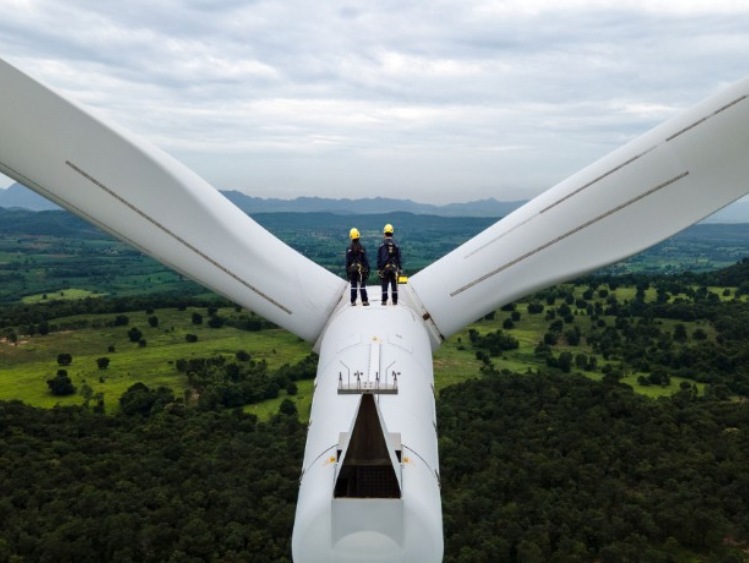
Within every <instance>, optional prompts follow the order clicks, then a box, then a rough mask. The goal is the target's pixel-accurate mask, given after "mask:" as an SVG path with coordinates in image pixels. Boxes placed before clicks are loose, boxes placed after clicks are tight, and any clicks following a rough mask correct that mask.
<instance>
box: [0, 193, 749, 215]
mask: <svg viewBox="0 0 749 563" xmlns="http://www.w3.org/2000/svg"><path fill="white" fill-rule="evenodd" d="M221 193H222V194H224V196H226V198H227V199H229V200H230V201H232V202H233V203H234V205H236V206H237V207H239V208H240V209H241V210H242V211H244V212H245V213H247V214H249V215H252V214H254V213H310V212H317V213H321V212H324V213H335V214H339V215H368V214H381V213H393V212H396V211H405V212H408V213H414V214H418V215H437V216H442V217H497V218H499V217H504V216H505V215H508V214H509V213H510V212H512V211H514V210H515V209H517V208H518V207H520V206H521V205H523V204H524V203H526V202H525V201H497V200H496V199H494V198H489V199H482V200H477V201H470V202H467V203H450V204H447V205H433V204H430V203H417V202H415V201H411V200H409V199H391V198H382V197H375V198H364V199H346V198H344V199H331V198H322V197H298V198H296V199H289V200H287V199H274V198H268V199H266V198H260V197H252V196H248V195H246V194H243V193H242V192H238V191H235V190H231V191H222V192H221ZM0 207H3V208H6V209H11V208H22V209H27V210H31V211H49V210H55V209H60V207H58V206H57V205H56V204H54V203H52V202H51V201H49V200H48V199H46V198H44V197H42V196H40V195H38V194H37V193H36V192H34V191H32V190H30V189H28V188H26V187H25V186H23V185H21V184H18V183H16V184H13V185H11V186H10V187H8V188H7V189H5V190H3V189H0ZM702 222H703V223H749V202H743V201H739V202H736V203H733V204H731V205H729V206H728V207H725V208H723V209H721V210H720V211H718V212H717V213H715V214H713V215H711V216H710V217H708V218H707V219H705V220H704V221H702Z"/></svg>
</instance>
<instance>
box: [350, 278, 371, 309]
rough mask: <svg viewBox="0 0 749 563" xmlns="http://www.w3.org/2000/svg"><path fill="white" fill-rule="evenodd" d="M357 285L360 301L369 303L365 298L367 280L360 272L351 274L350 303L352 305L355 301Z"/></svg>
mask: <svg viewBox="0 0 749 563" xmlns="http://www.w3.org/2000/svg"><path fill="white" fill-rule="evenodd" d="M357 286H359V292H360V293H361V301H362V303H369V299H368V298H367V280H366V279H364V278H363V277H362V275H361V274H360V273H356V274H353V275H352V276H351V304H352V305H354V304H355V303H356V288H357Z"/></svg>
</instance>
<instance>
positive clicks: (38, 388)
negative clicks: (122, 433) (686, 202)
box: [0, 287, 721, 419]
mask: <svg viewBox="0 0 749 563" xmlns="http://www.w3.org/2000/svg"><path fill="white" fill-rule="evenodd" d="M582 291H583V288H576V289H575V292H576V297H577V296H579V295H581V294H582ZM716 291H721V290H720V288H716ZM64 293H66V294H68V295H71V296H73V295H77V292H76V291H75V290H66V291H65V292H64ZM719 294H720V293H719ZM611 295H614V296H616V298H617V299H619V300H622V301H624V300H629V299H633V298H634V297H635V289H634V288H631V287H623V288H619V289H617V290H616V291H615V292H611ZM647 297H648V299H654V298H655V292H654V291H653V290H648V292H647ZM527 305H528V303H525V302H523V303H517V304H516V311H518V312H520V320H519V321H518V322H516V323H515V324H514V327H513V328H512V329H510V330H507V331H506V332H507V334H510V335H511V336H512V337H514V338H515V339H516V340H517V341H518V343H519V347H518V348H517V349H515V350H510V351H505V352H503V353H502V354H501V355H499V356H497V357H492V358H491V360H492V363H493V364H494V365H495V367H496V369H498V370H502V369H506V370H510V371H512V372H516V373H524V372H526V371H528V370H536V369H538V368H542V367H544V361H543V359H541V358H539V357H538V356H537V355H536V354H535V353H534V351H535V349H536V346H537V345H538V343H539V342H540V341H542V340H543V335H544V332H545V331H546V330H547V327H548V325H549V320H548V319H547V318H545V316H544V315H543V314H528V313H527V312H526V310H527ZM194 313H198V314H200V315H203V316H204V317H205V318H206V319H207V317H208V315H207V311H206V309H204V308H202V309H201V308H195V307H192V308H186V309H184V310H178V309H174V308H165V309H157V310H154V311H149V312H145V311H136V312H128V313H125V315H126V316H127V317H128V321H129V322H128V324H127V325H126V326H113V324H114V320H115V317H116V315H114V314H108V315H78V316H73V317H67V318H62V319H56V320H55V321H54V323H56V324H57V325H58V326H59V327H62V330H58V331H55V332H51V333H50V334H47V335H44V336H41V335H35V336H25V335H23V334H20V335H18V337H17V341H16V342H15V343H14V342H12V341H11V340H9V339H7V338H5V339H2V340H0V399H4V400H11V399H19V400H22V401H24V402H26V403H28V404H31V405H36V406H41V407H52V406H54V405H57V404H60V405H72V404H81V403H83V401H84V399H83V397H82V396H81V395H80V390H81V388H82V387H83V385H84V384H86V385H88V386H89V387H90V388H91V390H92V393H93V394H94V395H95V394H97V393H101V394H102V395H103V398H104V402H105V406H106V409H107V411H108V412H115V411H116V410H117V409H118V407H119V405H118V399H119V397H120V396H121V395H122V394H123V393H124V392H125V391H126V390H127V389H128V388H129V387H130V386H131V385H133V384H134V383H136V382H139V381H140V382H143V383H145V384H146V385H147V386H149V387H150V388H155V387H158V386H166V387H170V388H171V389H172V390H173V391H174V393H175V395H177V396H182V395H183V394H184V393H185V392H186V391H187V390H188V382H187V379H186V377H185V375H184V374H182V373H180V372H179V371H177V369H176V367H175V364H176V362H177V360H179V359H191V358H204V357H211V356H215V355H223V356H226V357H227V358H228V359H230V358H233V357H234V356H235V354H236V353H237V352H238V351H240V350H242V351H246V352H248V353H249V354H250V356H251V357H252V359H253V360H264V361H265V362H267V364H268V368H269V371H273V370H276V369H277V368H278V367H280V366H281V365H283V364H291V365H293V364H295V363H297V362H299V361H300V360H301V359H303V358H304V357H306V356H307V355H308V354H309V353H310V352H311V351H312V346H311V345H310V344H309V343H306V342H304V341H302V340H300V339H299V338H297V337H295V336H293V335H291V334H290V333H288V332H286V331H284V330H282V329H265V330H261V331H257V332H247V331H243V330H239V329H236V328H232V327H230V326H223V327H221V328H210V327H209V326H208V325H207V323H203V324H198V325H196V324H193V314H194ZM218 314H219V315H220V316H222V317H225V318H231V317H232V316H235V315H238V314H239V312H238V311H237V310H236V309H234V308H225V309H221V310H219V311H218ZM510 316H511V312H509V311H496V312H495V314H494V316H493V318H487V319H482V320H480V321H477V322H476V323H473V324H472V325H470V326H468V327H466V328H465V329H464V330H462V331H460V332H459V333H457V334H455V335H453V336H452V337H451V338H449V339H448V340H447V341H446V342H445V343H444V344H443V345H442V346H441V347H440V348H439V349H438V350H437V351H436V352H435V354H434V374H435V387H436V389H437V391H438V392H439V391H440V390H442V389H444V388H445V387H448V386H450V385H454V384H456V383H459V382H461V381H465V380H466V379H469V378H478V377H482V374H481V373H480V368H481V366H482V362H481V361H480V360H479V359H478V358H477V354H476V350H475V349H474V347H473V346H472V345H471V343H470V337H469V332H470V331H475V332H476V333H478V334H479V335H485V334H487V333H490V332H494V331H497V330H498V329H500V328H501V327H502V326H503V323H504V322H505V320H506V319H508V318H509V317H510ZM154 319H156V320H155V321H154ZM605 320H606V322H608V323H613V318H608V319H605ZM591 323H592V321H591V319H590V318H589V317H588V316H587V315H586V314H585V313H584V311H583V312H581V311H577V312H576V316H575V325H577V326H579V327H580V328H581V330H582V332H583V333H584V334H585V333H586V332H587V331H589V330H591ZM154 324H156V326H152V325H154ZM661 324H662V326H663V328H664V329H666V330H670V329H671V328H672V326H673V325H674V324H675V323H674V321H668V320H664V321H661ZM686 324H687V325H688V330H689V331H690V332H691V331H692V330H694V329H695V328H696V327H697V326H700V327H703V328H705V329H707V330H710V329H709V327H708V326H706V325H704V324H702V323H686ZM65 327H70V328H65ZM79 327H85V328H79ZM133 327H135V328H137V329H139V330H140V331H141V332H142V339H143V340H144V341H145V345H143V343H138V342H132V341H131V340H130V338H129V335H128V332H129V331H130V330H131V329H132V328H133ZM188 334H190V335H194V336H196V337H197V341H196V342H188V341H187V340H186V336H187V335H188ZM554 350H555V352H556V353H560V352H563V351H565V350H568V351H570V352H571V353H573V354H579V353H584V354H587V355H591V356H593V355H594V354H593V350H592V348H591V347H590V346H589V345H588V344H586V343H585V341H584V339H583V341H582V342H581V343H580V344H578V345H576V346H568V345H566V344H565V343H564V342H560V343H559V344H557V345H556V346H555V347H554ZM65 353H68V354H71V355H72V357H73V361H72V363H71V364H70V365H69V366H64V367H63V369H66V370H67V372H68V375H69V376H70V377H71V379H72V381H73V384H74V385H75V386H76V387H77V388H78V391H79V393H78V394H75V395H71V396H66V397H57V396H53V395H52V394H51V393H50V391H49V389H48V386H47V384H46V382H47V380H48V379H50V378H52V377H53V376H54V375H55V374H56V372H57V370H58V369H61V366H59V365H58V362H57V358H58V355H59V354H65ZM99 358H108V359H109V360H110V362H109V365H108V367H106V369H100V368H99V367H98V364H97V360H98V359H99ZM596 360H597V364H598V367H597V369H596V370H595V371H591V372H583V373H585V375H587V376H588V377H590V378H592V379H600V378H601V377H602V373H601V368H602V367H603V366H604V365H606V364H607V361H606V360H605V359H604V358H602V357H597V358H596ZM576 371H579V370H576ZM641 375H643V374H642V373H638V372H634V371H627V372H625V373H624V374H623V378H622V381H623V382H624V383H627V384H629V385H631V386H632V387H633V388H635V389H636V390H637V391H638V392H641V393H643V394H645V395H647V396H650V397H658V396H668V395H670V394H673V393H674V392H676V391H678V390H679V384H680V383H681V382H682V381H683V380H682V379H680V378H677V377H674V378H672V379H671V381H670V383H669V385H667V386H659V385H657V386H653V385H651V386H647V387H643V386H641V385H639V384H638V383H637V378H638V377H640V376H641ZM297 387H298V392H297V394H296V395H292V396H287V394H286V391H285V390H281V392H280V395H279V396H278V397H277V398H275V399H272V400H268V401H264V402H263V403H259V404H253V405H247V406H246V407H245V410H246V411H248V412H252V413H255V414H257V415H259V416H260V417H262V418H267V417H269V416H270V415H272V414H274V413H276V412H278V408H279V405H280V403H281V402H282V401H283V400H284V399H286V398H290V399H292V400H293V401H294V402H295V403H296V404H297V409H298V411H299V413H300V416H301V417H302V418H304V419H306V418H307V417H308V415H309V409H310V404H311V400H312V382H311V381H299V382H297ZM697 388H698V389H699V391H700V392H702V390H703V386H702V385H701V384H697Z"/></svg>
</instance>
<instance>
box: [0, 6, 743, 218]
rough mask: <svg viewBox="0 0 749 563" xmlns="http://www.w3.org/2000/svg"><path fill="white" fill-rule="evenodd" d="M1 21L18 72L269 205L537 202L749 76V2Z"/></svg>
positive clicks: (45, 10)
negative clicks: (277, 201)
mask: <svg viewBox="0 0 749 563" xmlns="http://www.w3.org/2000/svg"><path fill="white" fill-rule="evenodd" d="M0 6H1V7H2V17H0V57H2V58H4V59H6V60H7V61H8V62H10V63H12V64H14V65H16V66H18V67H20V68H21V69H23V70H25V71H26V72H27V73H28V74H30V75H32V76H34V77H35V78H38V79H40V80H42V81H43V82H45V83H47V84H49V85H51V86H52V87H54V88H56V89H58V90H59V91H61V92H63V93H64V94H66V95H68V96H69V97H71V98H73V99H75V100H76V101H78V102H80V103H82V104H84V105H86V106H88V107H91V108H93V109H94V110H95V111H96V112H98V113H100V114H103V115H104V116H105V117H106V118H107V119H109V120H111V121H114V122H116V123H118V124H120V125H121V126H124V127H126V128H127V129H130V130H131V131H133V132H135V133H137V134H138V135H140V136H142V137H144V138H146V139H148V140H149V141H150V142H153V143H155V144H156V145H158V146H159V147H161V148H162V149H164V150H165V151H167V152H168V153H170V154H172V155H173V156H175V157H176V158H178V159H179V160H181V161H182V162H184V163H185V164H187V165H188V166H189V167H191V168H192V169H194V170H195V171H196V172H198V173H199V174H200V175H201V176H203V177H204V178H205V179H207V180H208V181H209V182H210V183H211V184H213V185H214V186H216V187H217V188H219V189H222V190H229V189H236V190H240V191H243V192H245V193H247V194H249V195H253V196H258V197H266V198H267V197H279V198H284V199H287V198H294V197H298V196H304V195H308V196H310V195H320V196H323V197H350V198H360V197H371V196H376V195H379V196H383V197H394V198H401V199H412V200H414V201H419V202H429V203H437V204H443V203H449V202H459V201H470V200H476V199H481V198H486V197H494V198H496V199H499V200H517V199H527V198H530V197H532V196H534V195H536V194H538V193H540V192H542V191H543V190H545V189H547V188H549V187H551V186H553V185H554V184H556V183H557V182H559V181H561V180H563V179H564V178H566V177H567V176H569V175H570V174H572V173H574V172H576V171H577V170H579V169H580V168H582V167H584V166H585V165H587V164H590V163H591V162H593V161H595V160H596V159H598V158H599V157H601V156H603V155H604V154H606V153H608V152H609V151H611V150H613V149H615V148H616V147H618V146H620V145H622V144H624V143H625V142H626V141H628V140H629V139H631V138H634V137H635V136H637V135H638V134H640V133H643V132H645V131H646V130H648V129H650V128H651V127H653V126H654V125H657V124H658V123H660V122H661V121H664V120H665V119H667V118H668V117H670V116H671V115H673V114H674V113H675V112H677V111H678V110H680V109H682V108H686V107H689V106H691V105H693V104H695V103H697V102H699V101H700V100H702V99H703V98H705V97H707V96H709V95H710V94H712V93H714V92H716V91H718V90H719V89H720V88H721V87H723V86H724V85H726V84H729V83H731V82H734V81H736V80H738V79H740V78H742V77H744V76H745V75H747V74H749V2H746V1H744V0H496V1H491V0H483V1H482V0H450V1H442V0H379V1H378V0H369V1H366V2H364V1H359V2H354V1H350V2H342V1H337V0H331V1H326V0H322V1H317V2H311V1H309V0H283V1H280V0H275V1H263V0H259V1H251V0H158V1H154V0H122V1H120V2H102V1H99V0H64V1H61V0H0ZM1 97H2V85H1V84H0V103H1V102H2V100H1ZM0 134H2V132H0ZM10 183H11V181H10V180H9V179H7V178H5V177H0V186H7V185H8V184H10Z"/></svg>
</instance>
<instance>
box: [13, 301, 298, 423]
mask: <svg viewBox="0 0 749 563" xmlns="http://www.w3.org/2000/svg"><path fill="white" fill-rule="evenodd" d="M193 312H200V313H201V314H203V315H205V314H206V311H205V309H195V308H187V309H186V310H184V311H178V310H176V309H158V310H155V311H153V312H152V313H145V312H129V313H126V315H127V317H128V318H129V324H128V325H127V326H104V325H105V324H111V323H110V322H107V321H112V320H113V319H114V317H115V315H90V316H85V315H82V316H76V317H69V318H66V319H58V320H56V321H55V322H58V323H60V324H64V323H69V324H72V325H76V324H78V325H80V324H82V323H86V322H87V323H89V324H90V325H92V326H95V325H101V326H99V327H98V328H83V329H71V330H63V331H60V332H52V333H50V334H47V335H45V336H39V335H37V336H33V337H25V336H20V337H19V340H18V342H17V343H16V344H13V343H11V342H10V341H8V340H7V339H4V340H3V341H1V342H0V399H5V400H11V399H20V400H22V401H24V402H26V403H29V404H32V405H37V406H43V407H52V406H54V405H56V404H60V405H70V404H80V403H81V402H82V401H83V398H82V397H81V396H80V395H72V396H67V397H55V396H53V395H52V394H51V393H50V392H49V390H48V387H47V384H46V381H47V380H48V379H50V378H51V377H53V376H54V375H55V374H56V372H57V370H58V369H61V366H59V365H58V363H57V356H58V355H59V354H64V353H69V354H71V355H72V357H73V361H72V363H71V364H70V365H69V366H65V367H62V369H66V370H67V372H68V375H69V376H70V378H71V379H72V381H73V384H74V385H75V386H76V387H78V388H79V389H80V388H81V386H82V385H83V384H84V383H87V384H88V385H89V386H90V387H91V388H92V389H93V392H94V394H95V393H103V394H104V400H105V405H106V408H107V410H109V411H113V410H116V409H117V407H118V404H117V401H118V399H119V397H120V396H121V395H122V394H123V393H124V392H125V391H126V390H127V388H128V387H130V386H131V385H132V384H134V383H136V382H138V381H141V382H143V383H145V384H146V385H147V386H149V387H151V388H154V387H158V386H162V385H163V386H167V387H170V388H172V389H173V390H174V392H175V394H176V395H178V396H180V395H181V394H182V393H184V391H185V390H186V388H187V381H186V378H185V376H184V375H183V374H181V373H179V372H178V371H177V370H176V368H175V362H176V361H177V360H178V359H182V358H183V359H191V358H200V357H209V356H214V355H218V354H222V355H226V356H232V357H233V356H234V355H235V354H236V353H237V352H238V351H240V350H244V351H246V352H248V353H249V354H250V355H251V356H252V358H253V359H254V360H258V361H259V360H265V361H266V362H267V364H268V366H269V368H271V369H276V368H278V367H280V366H281V365H282V364H284V363H292V364H293V363H296V362H298V361H299V360H301V359H302V358H304V357H305V356H307V354H309V352H310V346H309V345H308V344H307V343H305V342H303V341H301V340H300V339H299V338H297V337H296V336H293V335H291V334H290V333H288V332H286V331H284V330H281V329H267V330H263V331H259V332H246V331H242V330H238V329H235V328H232V327H226V326H225V327H222V328H218V329H214V328H210V327H208V326H207V324H202V325H194V324H192V313H193ZM218 313H219V314H220V315H224V316H227V317H228V316H230V315H231V314H233V309H231V310H229V309H227V310H225V311H224V310H219V311H218ZM149 317H156V318H157V319H158V326H156V327H152V326H150V324H149V320H148V319H149ZM133 327H136V328H138V329H139V330H140V331H141V332H142V333H143V339H144V340H145V342H146V345H145V346H141V345H140V344H139V343H137V342H131V341H130V338H129V336H128V331H129V330H130V329H131V328H133ZM187 334H194V335H195V336H197V338H198V340H197V342H193V343H190V342H187V341H186V339H185V336H186V335H187ZM111 350H113V351H111ZM103 357H106V358H109V360H110V363H109V365H108V367H107V368H106V369H99V368H98V365H97V359H99V358H103Z"/></svg>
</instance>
